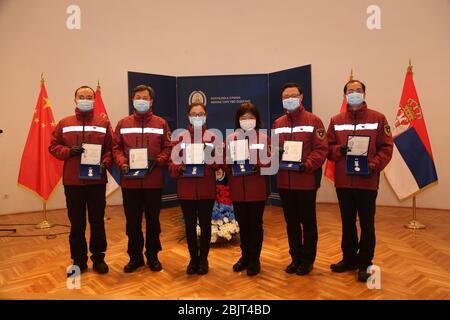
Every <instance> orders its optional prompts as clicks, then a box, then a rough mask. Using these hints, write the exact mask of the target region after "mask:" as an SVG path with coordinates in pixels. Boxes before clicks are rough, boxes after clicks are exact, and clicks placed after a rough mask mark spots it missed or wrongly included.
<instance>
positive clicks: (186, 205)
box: [180, 199, 214, 261]
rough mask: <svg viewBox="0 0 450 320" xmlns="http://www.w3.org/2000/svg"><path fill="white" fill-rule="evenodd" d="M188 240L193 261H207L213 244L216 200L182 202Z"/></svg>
mask: <svg viewBox="0 0 450 320" xmlns="http://www.w3.org/2000/svg"><path fill="white" fill-rule="evenodd" d="M180 204H181V210H182V211H183V217H184V225H185V230H186V239H187V244H188V249H189V255H190V257H191V259H198V258H200V260H203V261H204V260H206V259H207V258H208V253H209V246H210V243H211V216H212V209H213V206H214V199H202V200H180ZM197 219H198V223H199V225H200V248H199V247H198V245H197Z"/></svg>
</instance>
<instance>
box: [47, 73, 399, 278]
mask: <svg viewBox="0 0 450 320" xmlns="http://www.w3.org/2000/svg"><path fill="white" fill-rule="evenodd" d="M365 91H366V88H365V85H364V84H363V83H362V82H361V81H359V80H352V81H349V82H348V83H347V84H346V85H345V87H344V95H345V96H346V99H347V102H348V104H347V111H346V112H343V113H340V114H337V115H336V116H334V117H332V118H331V121H330V124H329V127H328V130H326V129H325V127H324V125H323V123H322V121H321V120H320V118H319V117H317V116H316V115H314V114H312V113H310V112H308V111H307V110H305V108H304V106H303V105H302V100H303V92H302V90H301V88H300V86H299V85H298V84H296V83H287V84H285V85H284V86H283V88H282V90H281V99H282V103H283V108H284V110H285V114H284V115H282V116H281V117H279V118H278V119H276V120H275V122H274V123H273V126H272V136H271V137H268V136H267V135H266V134H264V133H262V132H260V130H259V129H261V128H262V125H263V124H262V122H261V117H260V114H259V111H258V108H257V107H256V106H255V105H254V104H253V103H251V102H246V103H243V104H241V105H240V106H239V108H238V110H237V111H236V115H235V128H236V129H238V130H240V132H241V133H242V132H243V133H244V135H246V134H248V133H253V134H251V135H248V136H247V137H246V139H247V142H246V143H247V146H248V152H249V153H251V154H253V155H254V156H253V157H252V158H251V159H253V160H254V161H252V162H251V163H249V162H248V161H247V162H245V163H244V164H242V163H241V168H242V171H246V172H245V174H240V173H237V172H236V170H235V169H236V167H233V166H234V165H235V164H234V163H233V162H231V163H230V161H227V159H228V158H229V150H230V148H229V146H228V145H225V144H223V143H222V144H220V145H219V144H218V143H217V141H218V140H217V137H216V136H215V135H214V133H213V132H212V131H210V130H208V128H207V126H206V123H207V116H208V114H207V110H206V106H205V105H204V104H202V103H200V102H195V103H192V104H191V105H189V107H188V116H189V125H188V127H187V128H186V130H185V131H184V133H183V134H182V135H181V136H178V137H177V138H176V139H172V137H171V131H170V128H169V126H168V124H167V121H166V120H164V119H163V118H161V117H158V116H156V115H155V114H153V109H152V106H153V101H154V91H153V89H152V88H151V87H149V86H146V85H140V86H137V87H136V88H135V89H134V90H133V105H134V109H135V110H134V113H133V114H132V115H130V116H127V117H125V118H123V119H122V120H120V121H119V122H118V124H117V126H116V129H115V131H113V130H112V128H111V125H110V122H109V120H108V119H107V117H106V116H105V115H103V114H100V115H94V112H93V107H94V106H93V104H94V98H95V93H94V91H93V90H92V89H91V88H90V87H88V86H82V87H80V88H78V89H77V90H76V91H75V99H74V101H75V104H76V109H75V115H73V116H69V117H66V118H64V119H62V120H61V121H60V122H59V123H58V125H57V126H56V128H55V131H54V133H53V137H52V140H51V144H50V147H49V151H50V152H51V154H52V155H54V156H55V157H56V158H58V159H60V160H64V162H65V165H64V174H63V184H64V190H65V195H66V203H67V209H68V216H69V220H70V223H71V232H70V236H69V242H70V252H71V258H72V260H73V264H74V265H76V266H78V267H79V268H80V271H85V270H87V261H88V250H87V243H86V238H85V229H86V207H87V209H88V210H87V211H88V220H89V224H90V228H91V237H90V241H89V251H90V252H91V254H92V255H91V260H92V262H93V269H94V271H96V272H98V273H107V272H108V270H109V268H108V265H107V264H106V263H105V260H104V257H105V252H106V246H107V242H106V235H105V227H104V212H105V204H106V201H105V184H106V169H107V168H108V167H110V166H111V164H112V163H113V162H114V163H115V164H116V165H117V166H118V167H119V168H120V170H121V172H122V176H121V187H122V196H123V206H124V211H125V217H126V234H127V236H128V251H127V252H128V255H129V257H130V260H129V262H128V264H127V265H125V266H124V272H127V273H128V272H133V271H135V270H136V269H138V268H139V267H141V266H143V265H144V264H145V261H144V254H143V249H144V243H145V256H146V261H147V264H148V266H149V267H150V269H151V270H153V271H160V270H161V269H162V265H161V262H160V261H159V259H158V252H159V251H160V250H161V249H162V247H161V242H160V237H159V235H160V232H161V227H160V222H159V214H160V207H161V193H162V192H161V191H162V188H163V167H164V166H168V169H169V173H170V176H171V177H173V178H175V179H177V194H178V199H179V201H180V205H181V210H182V212H183V217H184V221H185V231H186V238H187V246H188V250H189V255H190V261H189V264H188V266H187V269H186V272H187V273H188V274H200V275H203V274H206V273H208V268H209V266H208V253H209V248H210V240H211V214H212V208H213V205H214V199H215V193H216V189H215V171H218V170H220V169H222V170H224V171H226V172H227V174H228V176H229V187H230V192H231V199H232V201H233V208H234V211H235V215H236V219H237V221H238V224H239V229H240V241H241V244H240V247H241V257H240V258H239V260H238V261H237V262H236V263H235V264H234V265H233V267H232V268H233V271H235V272H240V271H244V270H246V272H247V275H249V276H254V275H257V274H258V273H259V272H260V270H261V264H260V255H261V249H262V244H263V233H264V231H263V213H264V208H265V204H266V201H267V198H268V178H269V176H268V175H265V174H263V172H262V171H263V170H264V169H265V167H267V166H269V164H268V163H267V162H264V161H262V159H261V155H266V156H268V157H269V158H270V157H271V158H272V159H273V157H274V156H276V157H277V158H278V159H277V160H279V161H281V162H282V161H283V159H284V157H283V154H285V153H286V152H287V147H286V146H287V145H288V144H291V143H292V142H296V141H301V146H302V147H301V149H302V150H301V161H299V163H297V164H296V165H295V166H294V167H293V168H291V167H290V165H289V166H287V167H286V166H280V168H279V170H277V173H276V175H277V188H278V191H279V194H280V199H281V202H282V207H283V213H284V217H285V221H286V227H287V236H288V243H289V254H290V256H291V258H292V261H291V263H290V264H289V265H288V266H287V267H286V270H285V271H286V272H287V273H296V274H297V275H306V274H308V273H310V272H311V270H312V269H313V265H314V261H315V258H316V253H317V241H318V232H317V219H316V195H317V190H318V188H319V186H320V181H321V176H322V166H323V164H324V162H325V160H326V159H327V158H328V159H329V160H332V161H334V162H335V186H336V193H337V197H338V201H339V208H340V213H341V220H342V241H341V249H342V252H343V258H342V260H341V261H340V262H338V263H336V264H332V265H331V270H332V271H333V272H345V271H351V270H356V269H357V270H358V273H357V277H358V280H359V281H366V280H367V278H368V277H369V275H370V274H369V273H368V272H367V268H368V267H369V266H370V265H371V264H372V259H373V257H374V250H375V227H374V223H375V208H376V203H375V202H376V197H377V190H378V184H379V176H380V172H381V171H382V170H383V168H384V167H385V166H386V165H387V164H388V162H389V161H390V159H391V156H392V150H393V141H392V137H391V132H390V128H389V125H388V123H387V121H386V118H385V116H384V115H382V114H381V113H379V112H377V111H374V110H372V109H369V108H368V107H367V104H366V102H365ZM196 132H197V133H199V134H196ZM349 135H360V136H366V137H370V138H369V139H370V140H369V141H370V143H369V147H368V154H367V159H368V172H367V174H364V175H353V174H349V173H348V172H347V164H346V163H347V161H346V155H347V152H348V151H349V146H348V136H349ZM239 137H240V135H239V134H238V133H236V132H235V133H233V134H231V135H230V136H228V137H227V139H226V141H227V142H229V141H237V140H239ZM273 139H278V145H277V147H276V148H271V140H273ZM181 141H183V142H181ZM186 141H188V142H189V143H192V144H202V145H203V146H204V148H205V150H206V149H208V148H209V154H210V155H211V156H212V157H213V159H216V160H217V159H221V161H213V162H211V161H209V162H205V163H204V164H203V165H202V169H201V170H202V172H201V174H199V175H196V173H197V171H196V170H197V168H195V169H194V171H192V165H189V164H187V163H183V162H181V163H180V162H179V161H175V160H174V157H173V156H171V155H172V151H173V149H174V146H175V145H182V146H181V148H180V150H181V151H180V153H181V154H184V153H187V146H186V145H187V144H189V143H186ZM86 144H97V145H101V157H100V160H99V175H98V178H97V179H85V178H84V177H82V175H80V163H81V158H82V156H83V154H84V153H85V151H86V150H85V149H86V148H85V146H87V145H86ZM137 149H139V150H141V151H142V150H144V153H145V154H146V156H147V157H146V159H148V160H146V161H147V162H148V165H147V166H146V167H145V168H144V169H145V170H144V171H145V174H144V175H142V176H139V172H136V171H139V170H134V168H133V166H132V165H130V161H132V160H131V158H132V157H134V156H136V157H138V156H142V152H141V151H140V152H139V153H138V152H136V150H137ZM139 150H138V151H139ZM133 159H134V158H133ZM238 168H239V167H238ZM133 170H134V171H133ZM134 176H137V177H134ZM143 214H145V221H146V230H145V232H146V235H145V241H144V235H143V232H142V218H143ZM357 216H359V223H360V228H361V235H360V237H358V233H357V227H356V218H357ZM197 225H199V227H200V230H201V231H200V239H199V241H198V236H197Z"/></svg>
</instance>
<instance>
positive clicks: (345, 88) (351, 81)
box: [344, 79, 366, 93]
mask: <svg viewBox="0 0 450 320" xmlns="http://www.w3.org/2000/svg"><path fill="white" fill-rule="evenodd" d="M355 82H358V83H360V84H361V87H362V89H363V91H364V93H366V85H365V84H364V83H362V81H359V80H356V79H355V80H349V81H348V82H347V83H346V84H345V86H344V93H347V86H348V85H349V84H350V83H355Z"/></svg>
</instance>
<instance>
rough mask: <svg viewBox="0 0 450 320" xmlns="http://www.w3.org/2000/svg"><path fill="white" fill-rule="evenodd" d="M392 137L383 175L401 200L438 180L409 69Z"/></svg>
mask: <svg viewBox="0 0 450 320" xmlns="http://www.w3.org/2000/svg"><path fill="white" fill-rule="evenodd" d="M392 134H393V137H394V153H393V155H392V160H391V162H390V163H389V165H388V166H387V167H386V169H385V171H384V172H385V175H386V178H387V180H388V182H389V184H390V185H391V187H392V189H393V190H394V192H395V194H396V195H397V197H398V198H399V199H400V200H403V199H405V198H407V197H409V196H411V195H414V194H415V193H417V192H418V191H420V190H421V189H423V188H424V187H426V186H428V185H429V184H431V183H433V182H436V181H437V180H438V177H437V174H436V168H435V166H434V161H433V153H432V152H431V144H430V139H429V138H428V133H427V128H426V125H425V119H424V116H423V112H422V107H421V105H420V102H419V97H418V96H417V92H416V87H415V86H414V81H413V72H412V66H411V65H410V66H409V67H408V71H407V73H406V78H405V83H404V85H403V93H402V97H401V99H400V106H399V107H398V110H397V115H396V118H395V121H394V127H393V130H392Z"/></svg>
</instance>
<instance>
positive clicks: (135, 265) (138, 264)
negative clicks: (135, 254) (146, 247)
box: [123, 259, 144, 273]
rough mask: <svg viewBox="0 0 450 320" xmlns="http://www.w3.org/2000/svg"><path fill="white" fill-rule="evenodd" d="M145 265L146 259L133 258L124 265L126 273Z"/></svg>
mask: <svg viewBox="0 0 450 320" xmlns="http://www.w3.org/2000/svg"><path fill="white" fill-rule="evenodd" d="M143 265H144V259H133V260H130V262H128V264H127V265H126V266H125V267H123V271H124V272H125V273H131V272H133V271H135V270H136V269H137V268H139V267H142V266H143Z"/></svg>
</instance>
